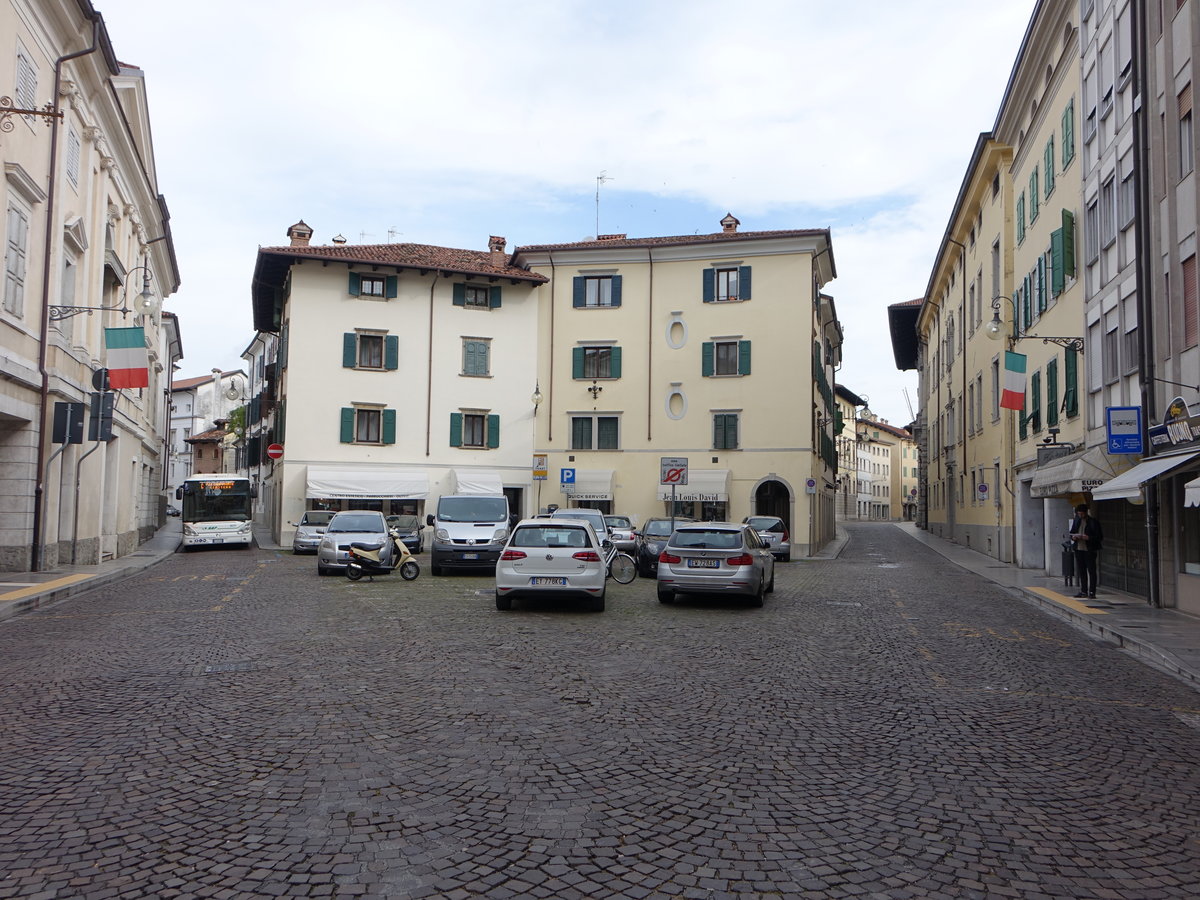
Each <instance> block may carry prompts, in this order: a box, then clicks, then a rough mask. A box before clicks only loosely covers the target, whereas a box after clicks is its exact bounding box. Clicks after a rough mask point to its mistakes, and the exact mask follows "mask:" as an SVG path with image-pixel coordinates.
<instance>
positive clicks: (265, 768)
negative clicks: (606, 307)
mask: <svg viewBox="0 0 1200 900" xmlns="http://www.w3.org/2000/svg"><path fill="white" fill-rule="evenodd" d="M848 530H849V532H850V535H851V538H850V542H849V543H848V545H847V546H846V548H845V551H844V552H843V553H842V555H841V557H840V558H839V559H836V560H821V561H804V560H796V561H793V562H791V563H789V564H786V565H781V566H780V567H779V569H778V576H777V590H776V592H775V593H774V594H773V595H770V596H768V598H767V603H766V606H765V608H763V609H752V608H749V607H743V606H738V605H735V604H731V603H724V602H721V603H718V602H712V601H702V600H701V601H695V600H691V599H687V598H684V599H683V602H681V603H679V604H677V605H675V606H663V605H660V604H659V603H658V602H657V600H656V599H655V591H654V583H653V581H649V580H646V579H638V580H637V581H635V582H634V583H633V584H630V585H627V586H620V585H616V584H613V583H611V582H610V586H609V594H608V609H607V611H606V612H604V613H600V614H590V613H578V612H575V611H573V610H572V609H570V608H569V607H567V606H563V605H553V604H547V605H541V606H538V607H536V608H530V607H529V606H528V605H526V606H519V608H518V609H515V610H513V611H512V612H508V613H499V612H497V611H496V610H495V606H494V602H493V599H492V595H491V591H490V586H491V582H490V580H489V579H488V578H481V577H450V578H434V577H432V576H431V575H430V574H429V567H428V564H427V563H428V558H427V556H426V557H422V562H423V563H424V567H423V573H422V576H421V578H420V579H419V580H418V581H416V582H412V583H406V582H403V581H401V580H400V579H399V578H395V577H389V578H380V579H378V580H376V581H374V582H372V583H368V582H365V581H364V582H361V583H357V584H354V583H350V582H349V581H347V580H346V579H345V578H341V577H337V578H332V577H331V578H320V577H318V576H317V575H316V563H315V560H314V558H313V557H297V556H292V554H291V553H290V552H277V551H267V550H258V549H254V550H248V551H239V550H225V551H208V552H196V553H187V554H183V553H179V554H176V555H175V556H173V557H172V558H170V559H169V560H167V561H166V562H164V563H163V564H161V565H159V566H157V567H155V568H152V569H150V570H148V571H146V572H145V573H144V574H142V575H140V576H137V577H135V578H132V579H130V580H127V581H125V582H123V583H120V584H116V585H110V586H108V587H105V588H102V589H99V590H96V591H93V592H91V593H88V594H85V595H82V596H80V597H77V598H74V599H72V600H70V601H68V602H65V603H62V604H59V605H56V606H53V607H50V608H46V609H40V610H36V611H34V612H31V613H29V614H26V615H22V616H18V617H15V618H12V619H9V620H7V621H4V622H2V623H0V679H2V680H3V683H4V691H3V693H2V694H0V898H8V897H31V896H38V897H62V898H67V897H86V898H104V897H156V898H157V897H259V896H287V897H350V896H369V897H385V896H390V897H451V898H473V897H488V898H505V897H522V898H523V897H537V898H542V897H544V898H597V897H632V898H696V900H703V898H713V900H717V898H730V897H738V898H749V897H770V898H780V897H805V898H808V897H818V898H820V897H859V896H861V897H887V898H892V897H894V898H903V897H922V898H924V897H1019V898H1038V897H1045V898H1051V897H1053V898H1062V897H1080V898H1083V897H1087V898H1097V897H1099V898H1137V900H1151V898H1158V897H1192V896H1196V894H1197V892H1198V891H1200V778H1198V776H1197V773H1198V772H1200V767H1198V761H1200V695H1198V694H1197V693H1196V692H1194V691H1192V690H1191V689H1190V688H1188V687H1185V686H1184V685H1182V684H1180V683H1179V682H1177V681H1174V680H1172V679H1170V678H1168V677H1167V676H1165V675H1163V674H1160V673H1159V672H1157V671H1156V670H1154V669H1152V668H1149V667H1147V666H1146V665H1145V664H1143V663H1142V662H1139V661H1137V660H1135V659H1133V658H1130V657H1128V656H1126V655H1125V654H1124V653H1122V652H1121V651H1120V650H1118V649H1117V648H1115V647H1113V646H1111V645H1107V644H1104V643H1100V642H1097V641H1095V640H1092V639H1091V638H1089V637H1087V636H1085V635H1084V634H1083V633H1081V632H1079V631H1076V630H1074V629H1072V628H1071V627H1069V626H1067V625H1065V624H1063V623H1061V622H1059V621H1058V620H1056V619H1053V618H1050V617H1048V616H1046V615H1044V614H1043V613H1041V612H1039V611H1037V610H1035V609H1034V608H1032V607H1031V606H1029V605H1027V604H1026V603H1025V602H1023V601H1021V600H1019V599H1016V598H1014V597H1013V596H1011V595H1010V594H1008V593H1006V592H1005V591H1003V590H1002V589H1000V588H998V587H996V586H994V585H991V584H989V583H985V582H983V581H981V580H979V579H978V578H977V577H975V576H974V575H971V574H969V573H967V572H965V571H964V570H962V569H959V568H957V567H956V566H954V565H953V564H952V563H950V562H948V561H947V560H945V559H943V558H942V557H941V556H938V555H937V554H936V553H934V552H932V551H930V550H928V549H927V548H925V547H924V546H922V545H921V544H919V543H918V542H916V541H914V540H912V539H911V538H909V537H908V536H907V535H906V534H904V533H903V532H902V531H900V530H899V529H897V528H894V527H892V526H890V525H886V524H877V525H850V526H848Z"/></svg>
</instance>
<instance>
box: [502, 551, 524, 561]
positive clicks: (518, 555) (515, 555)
mask: <svg viewBox="0 0 1200 900" xmlns="http://www.w3.org/2000/svg"><path fill="white" fill-rule="evenodd" d="M500 558H501V559H524V558H525V553H524V551H522V550H505V551H504V552H503V553H501V554H500Z"/></svg>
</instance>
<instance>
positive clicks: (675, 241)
mask: <svg viewBox="0 0 1200 900" xmlns="http://www.w3.org/2000/svg"><path fill="white" fill-rule="evenodd" d="M828 233H829V231H828V229H826V228H797V229H791V230H787V231H717V232H714V233H712V234H681V235H676V236H674V237H647V238H627V237H624V236H623V235H622V236H620V237H614V238H605V239H604V240H592V241H575V242H573V243H570V244H531V245H530V246H527V247H518V248H517V249H516V251H515V253H516V255H519V254H521V253H529V252H533V251H536V250H566V249H594V248H599V247H664V246H675V245H679V244H720V243H724V242H726V241H729V242H731V243H736V242H738V241H753V240H765V239H768V238H780V237H816V236H820V235H827V234H828Z"/></svg>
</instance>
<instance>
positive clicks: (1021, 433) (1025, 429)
mask: <svg viewBox="0 0 1200 900" xmlns="http://www.w3.org/2000/svg"><path fill="white" fill-rule="evenodd" d="M1028 403H1029V398H1028V395H1026V398H1025V404H1024V405H1022V406H1021V411H1020V412H1019V413H1018V414H1017V437H1019V438H1020V439H1021V440H1025V438H1027V437H1029V419H1027V418H1026V417H1025V406H1026V405H1028Z"/></svg>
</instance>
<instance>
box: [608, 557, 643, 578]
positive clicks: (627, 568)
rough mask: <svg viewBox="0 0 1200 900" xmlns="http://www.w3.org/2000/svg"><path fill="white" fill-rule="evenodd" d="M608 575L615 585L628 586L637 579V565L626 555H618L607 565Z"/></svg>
mask: <svg viewBox="0 0 1200 900" xmlns="http://www.w3.org/2000/svg"><path fill="white" fill-rule="evenodd" d="M608 574H610V575H611V576H612V577H613V581H615V582H616V583H617V584H629V582H631V581H633V579H635V578H637V563H636V562H634V561H633V557H632V556H630V555H629V554H628V553H618V554H617V555H616V556H614V557H613V559H612V562H610V563H609V564H608Z"/></svg>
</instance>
